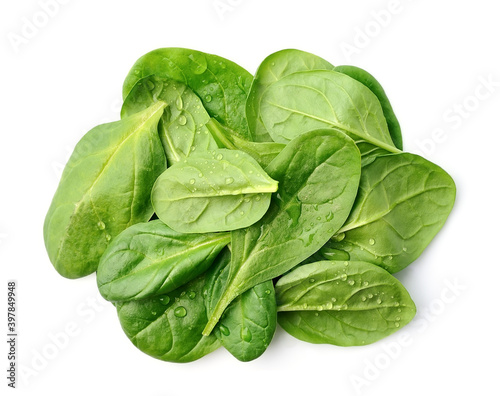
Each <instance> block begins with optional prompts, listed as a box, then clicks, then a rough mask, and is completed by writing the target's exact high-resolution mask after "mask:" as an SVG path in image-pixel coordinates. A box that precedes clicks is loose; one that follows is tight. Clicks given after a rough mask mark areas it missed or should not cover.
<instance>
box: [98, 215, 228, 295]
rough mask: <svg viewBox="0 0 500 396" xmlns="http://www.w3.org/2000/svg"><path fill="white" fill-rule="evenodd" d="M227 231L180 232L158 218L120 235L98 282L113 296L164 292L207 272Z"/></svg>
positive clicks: (225, 240) (103, 262)
mask: <svg viewBox="0 0 500 396" xmlns="http://www.w3.org/2000/svg"><path fill="white" fill-rule="evenodd" d="M229 241H230V236H229V234H223V233H217V234H180V233H178V232H176V231H174V230H172V229H170V228H169V227H168V226H166V225H165V224H163V223H162V222H161V221H160V220H154V221H150V222H148V223H140V224H136V225H134V226H131V227H129V228H127V229H126V230H125V231H123V232H122V233H121V234H120V235H118V236H117V237H116V238H115V239H114V240H113V242H112V243H111V244H110V245H109V247H108V248H107V249H106V251H105V252H104V254H103V256H102V257H101V262H100V263H99V267H98V270H97V285H98V286H99V291H100V293H101V295H102V296H103V297H104V298H105V299H106V300H109V301H127V300H139V299H142V298H146V297H151V296H154V295H158V294H165V293H168V292H171V291H172V290H175V289H176V288H178V287H179V286H182V285H184V284H185V283H187V282H189V281H190V280H192V279H193V278H195V277H197V276H198V275H200V274H202V273H203V272H205V270H206V269H207V268H208V267H209V266H210V265H211V264H212V262H213V260H214V259H215V257H216V256H217V254H218V253H219V252H220V251H221V250H222V248H223V247H224V246H226V245H227V244H228V243H229Z"/></svg>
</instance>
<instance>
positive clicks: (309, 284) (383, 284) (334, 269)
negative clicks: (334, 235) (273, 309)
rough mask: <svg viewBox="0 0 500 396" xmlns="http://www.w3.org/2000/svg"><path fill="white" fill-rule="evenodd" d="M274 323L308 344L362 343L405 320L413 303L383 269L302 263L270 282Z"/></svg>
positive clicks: (356, 263) (343, 263)
mask: <svg viewBox="0 0 500 396" xmlns="http://www.w3.org/2000/svg"><path fill="white" fill-rule="evenodd" d="M276 299H277V303H278V312H279V313H278V323H279V324H280V326H281V327H283V328H284V329H285V330H286V331H287V332H288V333H290V334H291V335H292V336H294V337H296V338H298V339H299V340H302V341H307V342H311V343H314V344H333V345H340V346H353V345H366V344H371V343H373V342H375V341H378V340H380V339H381V338H384V337H386V336H388V335H390V334H392V333H394V332H395V331H397V330H399V329H400V328H402V327H403V326H405V325H406V324H408V323H409V322H410V321H411V320H412V319H413V317H414V316H415V312H416V308H415V304H414V303H413V301H412V300H411V297H410V295H409V294H408V292H407V291H406V289H405V288H404V287H403V285H402V284H401V283H400V282H399V281H398V280H397V279H396V278H394V277H393V276H392V275H390V274H389V273H388V272H386V271H385V270H383V269H382V268H380V267H377V266H376V265H373V264H369V263H365V262H362V261H320V262H317V263H311V264H306V265H303V266H301V267H298V268H297V269H295V270H293V271H291V272H290V273H288V274H287V275H285V276H283V277H281V278H280V279H279V281H278V282H277V283H276Z"/></svg>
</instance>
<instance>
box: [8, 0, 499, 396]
mask: <svg viewBox="0 0 500 396" xmlns="http://www.w3.org/2000/svg"><path fill="white" fill-rule="evenodd" d="M45 2H50V1H49V0H42V1H35V0H24V1H13V0H9V1H7V0H4V1H2V2H1V5H0V27H1V41H0V51H1V58H0V59H1V61H0V77H1V79H2V80H1V90H0V115H1V118H0V125H1V132H0V136H1V142H0V170H1V179H0V180H1V182H2V183H1V186H2V187H1V190H0V191H1V195H0V260H1V266H0V268H1V284H0V310H1V311H2V312H4V313H2V314H1V315H0V316H1V317H2V318H3V319H2V327H1V329H2V330H1V333H5V334H6V333H7V331H6V326H5V320H4V318H5V316H6V315H5V312H6V293H7V290H6V289H7V288H6V281H7V279H15V280H17V281H18V284H19V285H18V318H19V322H18V325H19V335H20V336H19V345H18V348H19V349H18V351H19V353H18V359H19V360H20V363H21V365H22V366H23V371H24V375H21V374H20V375H19V378H18V389H17V390H16V391H13V392H17V394H19V395H41V394H51V395H88V394H105V393H106V392H107V393H108V394H122V395H138V394H145V395H148V396H166V395H195V394H204V395H229V394H238V395H250V394H257V393H259V394H270V393H271V392H275V393H279V394H288V395H298V394H305V393H307V394H308V395H322V396H323V395H332V396H333V395H356V394H364V395H382V394H383V395H399V394H405V395H421V394H428V395H437V394H447V395H468V394H472V393H473V394H488V395H491V394H496V392H498V388H499V386H498V362H497V360H496V359H497V358H498V356H499V352H500V348H499V342H498V325H499V320H498V296H499V291H498V289H499V276H500V269H499V268H500V265H499V264H500V263H499V260H498V257H497V251H498V250H497V248H498V246H499V242H500V235H499V227H498V224H499V223H500V216H499V211H498V194H497V192H498V188H497V187H496V185H497V184H498V170H499V165H498V160H499V154H498V148H499V145H500V137H499V136H500V130H499V129H500V128H499V124H498V115H499V112H500V51H499V45H498V39H499V37H500V24H499V22H498V15H499V13H498V11H499V10H498V7H495V6H496V5H497V2H496V1H493V0H489V1H488V0H475V1H457V0H441V1H432V0H413V1H410V0H400V1H397V0H395V1H389V0H377V1H373V0H371V1H359V0H358V1H348V0H342V1H331V0H330V1H307V2H306V1H291V0H287V1H270V0H267V1H264V0H259V1H255V0H253V1H252V0H221V1H213V0H205V1H201V0H200V1H180V0H178V1H166V0H161V1H153V0H149V1H147V0H141V1H124V0H113V1H97V0H86V1H76V0H73V1H71V0H65V1H64V2H63V1H62V0H60V1H59V4H60V5H59V7H58V8H57V9H56V8H52V9H51V10H52V11H51V12H50V14H51V15H48V12H47V11H44V8H43V7H42V6H41V4H42V3H45ZM62 3H65V4H62ZM44 15H45V16H44ZM30 21H31V22H33V21H34V22H36V24H37V25H38V27H37V28H36V31H34V32H33V31H31V32H29V29H28V31H27V30H26V27H25V25H26V24H29V23H31V22H30ZM35 27H36V26H35ZM362 32H367V33H368V35H366V34H365V33H362ZM23 33H24V37H23ZM29 33H31V34H29ZM169 46H180V47H188V48H194V49H198V50H201V51H206V52H211V53H215V54H218V55H221V56H224V57H227V58H229V59H231V60H233V61H235V62H237V63H239V64H241V65H242V66H243V67H245V68H247V69H248V70H249V71H251V72H254V71H255V70H256V68H257V66H258V65H259V63H260V62H261V61H262V60H263V59H264V58H265V57H266V56H267V55H268V54H270V53H272V52H274V51H277V50H280V49H284V48H290V47H291V48H298V49H302V50H306V51H310V52H313V53H315V54H318V55H320V56H322V57H324V58H326V59H328V60H329V61H330V62H332V63H333V64H335V65H340V64H354V65H357V66H360V67H363V68H365V69H367V70H368V71H370V72H371V73H372V74H374V75H375V76H376V77H377V78H378V80H379V81H380V82H381V83H382V84H383V86H384V87H385V90H386V92H387V93H388V95H389V97H390V99H391V101H392V103H393V106H394V108H395V111H396V113H397V116H398V117H399V120H400V122H401V124H402V127H403V136H404V142H405V148H406V150H407V151H410V152H417V151H418V152H420V153H423V154H424V155H425V156H426V157H427V158H428V159H430V160H431V161H434V162H436V163H437V164H439V165H441V166H442V167H443V168H444V169H446V170H447V171H448V172H449V173H450V174H451V175H452V176H453V178H454V179H455V181H456V184H457V188H458V194H457V201H456V205H455V208H454V210H453V212H452V214H451V216H450V218H449V220H448V222H447V224H446V225H445V227H444V228H443V230H442V231H441V233H440V234H439V235H438V237H437V238H436V239H435V240H434V241H433V242H432V244H431V245H430V246H429V248H428V249H427V250H426V252H425V253H424V254H423V255H422V257H421V258H420V259H419V260H418V261H417V262H415V263H414V264H412V265H411V266H410V267H409V268H408V269H406V270H404V271H402V272H401V273H400V274H398V278H399V279H401V280H402V281H403V283H404V284H405V286H406V287H407V288H408V290H409V291H410V293H411V295H412V297H413V298H414V300H415V303H416V305H417V308H418V310H419V314H418V316H417V318H416V319H415V321H414V322H413V324H411V325H409V326H408V327H406V328H404V329H402V330H401V331H400V332H398V333H396V334H394V335H393V336H391V337H389V338H387V339H385V340H383V341H381V342H378V343H375V344H373V345H370V346H366V347H359V348H340V347H334V346H330V345H312V344H307V343H304V342H301V341H298V340H296V339H294V338H292V337H291V336H289V335H288V334H286V333H284V332H283V331H280V330H278V332H277V334H276V336H275V338H274V340H273V342H272V344H271V346H270V348H269V349H268V351H267V352H266V353H265V354H264V355H263V356H262V357H261V358H259V359H257V360H256V361H253V362H251V363H241V362H238V361H237V360H235V359H234V358H233V357H232V356H231V355H229V353H227V352H226V351H224V350H223V349H222V348H221V349H220V350H218V351H216V352H215V353H213V354H211V355H209V356H207V357H204V358H203V359H201V360H199V361H197V362H195V363H190V364H171V363H165V362H161V361H158V360H155V359H153V358H150V357H148V356H146V355H145V354H143V353H141V352H140V351H138V350H137V349H136V348H135V347H134V346H132V344H131V343H130V342H129V341H128V339H127V338H126V337H125V335H124V334H123V332H122V330H121V329H120V325H119V323H118V319H117V317H116V312H115V311H114V309H113V307H112V306H111V305H110V304H107V303H105V302H104V301H103V300H102V299H101V298H100V297H99V295H98V293H97V288H96V285H95V277H94V276H89V277H87V278H85V279H81V280H76V281H70V280H67V279H64V278H62V277H60V276H59V275H58V274H57V273H56V271H55V270H54V269H53V268H52V265H51V263H50V262H49V260H48V258H47V255H46V252H45V248H44V244H43V237H42V224H43V220H44V216H45V213H46V211H47V209H48V207H49V204H50V201H51V198H52V195H53V193H54V191H55V189H56V187H57V183H58V180H59V176H60V172H61V169H62V166H63V165H64V164H65V162H66V160H67V158H68V156H69V154H70V152H71V150H72V148H73V147H74V145H75V144H76V142H77V141H78V140H79V139H80V138H81V137H82V136H83V134H84V133H85V132H86V131H87V130H89V129H90V128H92V127H93V126H95V125H97V124H98V123H101V122H104V121H110V120H116V119H118V117H119V109H120V105H121V95H120V94H121V83H122V81H123V79H124V77H125V75H126V74H127V71H128V69H129V68H130V67H131V66H132V64H133V63H134V61H135V60H136V58H138V57H139V56H141V55H142V54H144V53H146V52H147V51H150V50H152V49H155V48H159V47H169ZM347 48H349V49H350V51H347ZM488 81H489V82H488ZM63 332H66V333H70V334H71V336H62V335H61V334H62V333H63ZM2 339H3V338H2ZM54 339H58V340H59V341H54ZM57 343H58V344H59V346H57V345H56V344H57ZM2 344H4V342H3V341H2ZM402 344H404V345H402ZM6 353H7V350H6V349H5V351H4V348H2V354H1V355H0V362H1V363H0V368H1V370H2V373H3V374H2V375H0V377H1V378H4V379H2V380H1V381H0V387H1V388H3V390H2V391H1V392H0V393H2V394H6V393H4V391H5V388H6V383H7V380H6V379H5V376H6V372H5V371H4V369H6V367H7V358H6ZM489 357H490V358H489ZM491 357H492V358H493V359H491ZM354 380H357V381H358V387H356V386H355V385H354V383H353V381H354ZM363 381H364V382H363Z"/></svg>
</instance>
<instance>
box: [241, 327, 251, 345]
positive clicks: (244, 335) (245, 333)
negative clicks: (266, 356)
mask: <svg viewBox="0 0 500 396" xmlns="http://www.w3.org/2000/svg"><path fill="white" fill-rule="evenodd" d="M240 337H241V339H242V340H243V341H245V342H250V341H252V332H251V331H250V329H249V328H248V327H242V328H241V331H240Z"/></svg>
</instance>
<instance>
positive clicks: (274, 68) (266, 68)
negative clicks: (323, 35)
mask: <svg viewBox="0 0 500 396" xmlns="http://www.w3.org/2000/svg"><path fill="white" fill-rule="evenodd" d="M333 69H334V67H333V65H331V64H330V63H329V62H327V61H326V60H324V59H323V58H320V57H319V56H316V55H313V54H310V53H309V52H304V51H299V50H296V49H286V50H282V51H278V52H275V53H274V54H271V55H269V56H268V57H267V58H266V59H264V61H263V62H262V63H261V64H260V66H259V68H258V69H257V73H255V78H254V79H253V82H252V86H251V88H250V93H249V94H248V99H247V104H246V116H247V120H248V126H249V128H250V131H251V132H252V134H253V136H254V140H255V141H256V142H262V141H272V138H271V136H270V135H269V133H268V132H267V129H266V127H265V126H264V124H263V123H262V120H261V117H260V101H261V99H262V96H263V94H264V92H265V91H266V89H267V88H269V86H270V85H271V84H273V83H275V82H276V81H279V80H281V79H282V78H283V77H285V76H288V75H289V74H292V73H295V72H299V71H305V70H333Z"/></svg>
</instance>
